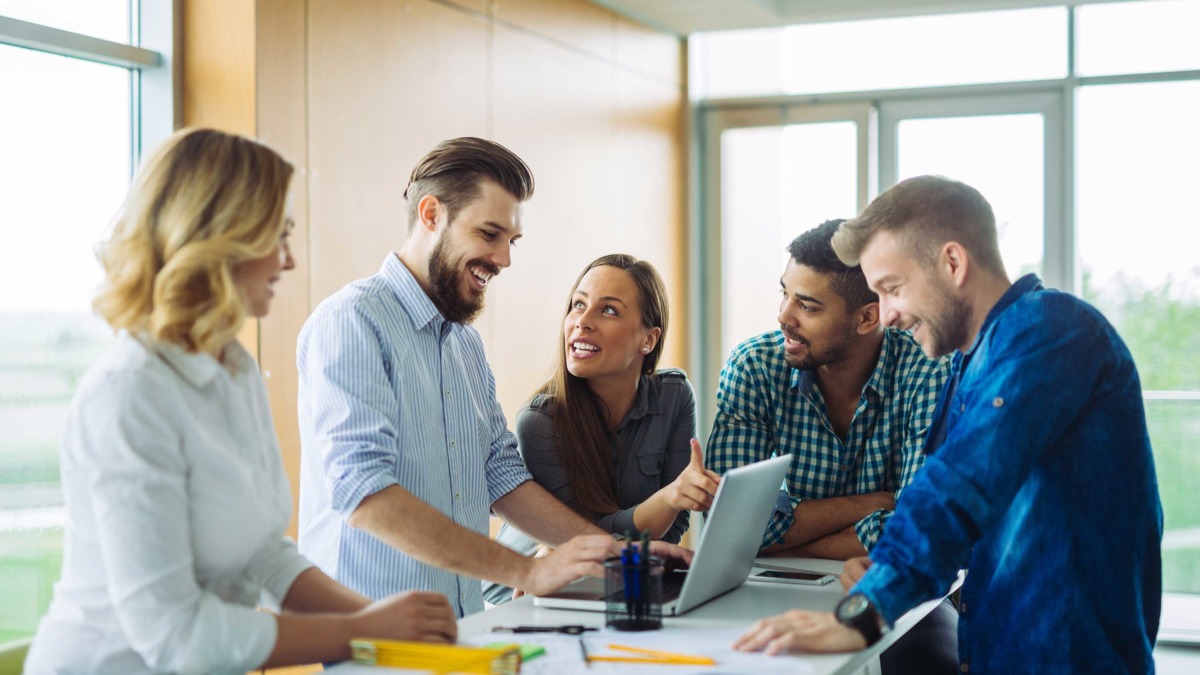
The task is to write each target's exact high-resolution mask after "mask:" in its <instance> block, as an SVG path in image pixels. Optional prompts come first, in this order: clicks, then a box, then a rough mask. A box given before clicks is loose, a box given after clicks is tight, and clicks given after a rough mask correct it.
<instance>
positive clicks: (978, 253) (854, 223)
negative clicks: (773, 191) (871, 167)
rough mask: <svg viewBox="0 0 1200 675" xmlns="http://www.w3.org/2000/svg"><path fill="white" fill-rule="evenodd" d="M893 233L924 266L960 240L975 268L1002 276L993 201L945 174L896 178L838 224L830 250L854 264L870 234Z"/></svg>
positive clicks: (1002, 262) (865, 245)
mask: <svg viewBox="0 0 1200 675" xmlns="http://www.w3.org/2000/svg"><path fill="white" fill-rule="evenodd" d="M885 231H886V232H893V233H895V234H896V236H897V238H898V239H899V240H900V242H901V243H902V244H903V245H904V246H905V248H906V249H907V250H908V251H909V252H910V253H911V254H912V256H913V258H914V259H915V260H916V261H917V262H919V263H920V264H921V265H923V266H925V267H927V268H928V267H931V266H932V265H934V264H935V263H936V261H937V255H938V251H940V250H941V248H942V246H944V245H945V244H946V243H947V242H951V241H954V242H958V243H959V244H962V246H963V248H965V249H966V250H967V253H969V254H970V255H971V259H972V260H973V261H974V262H975V264H977V265H979V267H980V268H982V269H985V270H987V271H989V272H991V273H992V274H996V275H999V276H1001V277H1007V274H1006V273H1005V271H1004V261H1003V260H1002V259H1001V258H1000V243H999V240H998V238H997V236H996V216H995V214H993V213H992V205H991V204H989V203H988V201H987V200H986V199H984V198H983V195H982V194H980V193H979V190H976V189H975V188H973V187H971V186H970V185H967V184H966V183H962V182H959V181H956V180H953V179H950V178H946V177H945V176H917V177H916V178H909V179H908V180H904V181H901V182H899V183H897V184H896V185H895V186H894V187H892V188H891V189H890V190H888V191H887V192H884V193H883V194H881V195H879V196H878V197H876V198H875V200H874V201H872V202H871V203H870V204H869V205H867V208H866V209H864V210H863V212H862V213H860V214H859V215H858V217H857V218H854V219H852V220H848V221H846V222H845V223H842V225H841V227H839V228H838V231H837V233H836V234H835V235H834V236H833V250H834V251H836V252H837V255H838V258H839V259H841V261H842V262H844V263H846V264H847V265H857V264H858V261H859V259H860V258H861V257H862V252H863V249H865V248H866V247H867V244H868V243H869V242H870V240H871V237H874V236H875V234H876V233H878V232H885Z"/></svg>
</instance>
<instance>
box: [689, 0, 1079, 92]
mask: <svg viewBox="0 0 1200 675" xmlns="http://www.w3.org/2000/svg"><path fill="white" fill-rule="evenodd" d="M1066 28H1067V10H1066V8H1065V7H1044V8H1037V9H1021V10H1008V11H1003V12H975V13H967V14H943V15H938V16H920V17H904V18H898V19H878V20H874V21H847V22H837V23H818V24H810V25H800V26H787V27H783V28H761V29H754V30H739V31H726V32H720V33H701V34H698V35H695V36H693V37H691V38H690V39H689V40H690V42H691V43H692V46H691V53H692V58H693V59H695V60H696V61H697V62H698V63H699V64H700V67H699V68H698V69H697V70H696V71H695V73H694V76H693V77H694V79H695V80H697V81H695V82H693V83H692V85H693V86H694V87H695V88H696V89H697V91H699V92H700V95H701V96H702V97H704V98H726V97H735V96H761V95H773V94H822V93H829V92H841V91H869V90H875V89H899V88H910V87H930V86H948V85H956V84H975V83H977V82H1012V81H1019V80H1041V79H1050V78H1059V77H1063V76H1065V75H1066V74H1067V31H1066ZM951 55H952V56H951ZM999 55H1003V56H1002V57H998V56H999Z"/></svg>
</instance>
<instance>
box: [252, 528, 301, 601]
mask: <svg viewBox="0 0 1200 675" xmlns="http://www.w3.org/2000/svg"><path fill="white" fill-rule="evenodd" d="M310 567H313V564H312V563H311V562H309V560H308V559H307V558H305V557H304V556H302V555H300V553H299V552H298V551H297V550H296V543H295V542H294V541H292V540H291V539H289V538H287V537H284V538H281V539H279V540H277V541H273V542H270V543H269V544H267V545H265V546H263V548H262V549H261V550H260V551H259V553H258V555H257V556H255V559H254V560H253V561H252V562H251V564H250V566H249V569H248V570H247V575H248V577H249V578H250V579H251V580H252V581H253V582H254V584H255V585H257V586H259V587H260V588H261V589H262V591H261V592H260V594H259V599H258V604H259V606H260V607H264V608H266V609H269V610H271V611H273V612H279V611H281V610H282V608H283V601H284V599H285V598H286V597H287V594H288V590H290V589H291V587H292V584H294V583H295V582H296V577H298V576H300V574H301V573H303V572H304V570H306V569H308V568H310Z"/></svg>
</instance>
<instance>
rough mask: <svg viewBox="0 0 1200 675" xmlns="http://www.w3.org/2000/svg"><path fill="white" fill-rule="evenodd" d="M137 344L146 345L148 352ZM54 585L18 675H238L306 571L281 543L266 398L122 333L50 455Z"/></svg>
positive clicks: (229, 364)
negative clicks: (60, 514)
mask: <svg viewBox="0 0 1200 675" xmlns="http://www.w3.org/2000/svg"><path fill="white" fill-rule="evenodd" d="M147 344H149V343H147ZM62 482H63V492H64V496H65V498H66V505H67V514H68V521H67V528H66V544H65V550H64V558H63V568H62V578H61V580H60V581H59V582H58V584H57V585H56V586H55V589H54V600H53V602H52V603H51V605H50V611H49V613H48V614H47V615H46V617H45V618H44V619H43V620H42V623H41V625H40V626H39V628H38V633H37V637H36V638H35V639H34V643H33V646H32V648H31V650H30V654H29V659H28V661H27V664H26V672H27V673H48V672H63V673H67V672H70V673H146V672H178V673H213V672H230V673H234V672H237V673H245V672H246V670H248V669H250V668H253V667H255V666H258V665H260V664H261V663H262V662H263V661H264V660H266V658H267V656H268V655H269V654H270V652H271V649H272V647H273V646H274V644H275V638H276V630H277V629H276V624H275V618H274V617H273V616H271V615H269V614H265V613H262V612H258V611H256V610H255V607H256V606H257V605H261V606H264V607H267V608H270V609H277V608H278V606H279V603H281V602H282V600H283V598H284V597H285V595H286V594H287V590H288V588H289V587H291V585H292V582H294V581H295V580H296V577H297V576H299V575H300V573H301V572H303V571H304V570H305V569H307V568H308V567H310V566H311V563H309V562H308V561H306V560H305V559H304V558H303V557H301V556H300V554H299V553H297V552H296V548H295V545H294V544H293V543H292V542H291V541H289V540H287V539H285V538H284V537H283V532H284V530H285V529H286V528H287V524H288V521H289V519H290V518H291V496H290V492H289V489H288V483H287V477H286V475H285V474H284V470H283V464H282V461H281V458H280V453H279V445H278V443H277V441H276V439H275V431H274V428H273V425H272V423H271V415H270V411H269V409H268V407H267V398H266V392H265V390H264V388H263V384H262V379H261V377H260V376H259V373H258V370H257V367H256V364H255V362H254V359H253V358H252V357H251V356H250V354H248V353H247V352H246V350H245V349H243V348H242V347H241V346H240V345H238V344H237V343H232V344H230V345H229V346H228V347H227V348H226V366H225V367H222V365H221V364H219V363H218V362H217V361H216V360H214V359H213V358H212V357H210V356H208V355H206V354H188V353H186V352H184V351H183V350H182V349H180V348H178V347H176V346H173V345H168V344H153V345H152V346H149V347H148V346H145V345H144V344H143V343H142V342H139V341H138V340H137V339H135V338H134V337H131V336H130V335H128V334H125V333H122V334H121V335H120V336H119V337H118V339H117V342H116V345H115V346H114V347H113V348H112V350H110V351H109V352H108V353H107V354H106V355H105V356H104V357H102V358H101V359H100V361H99V362H98V363H97V364H96V365H95V366H93V367H92V368H91V370H89V371H88V374H87V376H86V377H85V378H84V380H83V383H82V385H81V386H80V388H79V392H78V394H77V395H76V397H75V400H74V402H73V403H72V405H71V410H70V413H69V416H68V420H67V425H66V434H65V438H64V440H63V445H62Z"/></svg>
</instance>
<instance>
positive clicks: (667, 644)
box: [462, 628, 813, 675]
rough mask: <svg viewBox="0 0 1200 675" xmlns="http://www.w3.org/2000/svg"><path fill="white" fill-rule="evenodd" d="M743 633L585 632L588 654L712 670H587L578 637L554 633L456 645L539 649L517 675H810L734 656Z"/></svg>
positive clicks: (796, 664)
mask: <svg viewBox="0 0 1200 675" xmlns="http://www.w3.org/2000/svg"><path fill="white" fill-rule="evenodd" d="M744 632H745V628H664V629H662V630H656V631H647V632H645V633H622V632H619V631H610V630H607V629H605V630H601V631H597V632H594V633H586V634H585V635H586V637H584V638H583V639H584V640H585V641H586V642H587V647H588V654H590V655H592V656H599V655H601V654H604V655H611V656H634V654H631V653H629V652H618V651H614V650H611V649H608V645H610V644H619V645H626V646H629V647H641V648H644V649H657V650H661V651H667V652H676V653H679V654H690V655H695V656H709V657H712V658H713V659H714V660H716V662H717V664H716V665H715V666H692V665H681V664H670V665H666V664H652V663H604V662H593V663H592V664H591V667H590V668H587V667H585V666H584V664H583V655H582V653H581V652H580V650H579V638H578V637H575V636H569V635H557V634H541V633H539V634H522V635H511V634H507V633H488V634H485V635H477V636H473V637H470V638H465V639H464V640H462V642H465V643H468V644H475V645H485V644H487V643H489V642H496V641H497V640H507V639H508V638H510V637H511V638H512V641H513V642H519V643H522V644H539V645H542V646H543V647H545V648H546V654H545V655H544V656H539V657H538V658H536V659H534V660H532V661H529V662H527V663H525V664H522V666H521V673H522V675H526V674H528V675H567V674H568V673H594V674H595V675H609V674H610V673H611V674H613V675H734V674H747V675H804V674H805V673H811V672H813V668H812V666H810V665H809V664H807V663H805V661H804V659H803V658H801V657H797V656H767V655H765V654H761V653H754V654H746V653H742V652H737V651H734V650H733V649H732V648H731V647H730V646H729V645H731V644H733V641H734V640H736V639H737V638H738V636H740V635H741V634H742V633H744Z"/></svg>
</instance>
